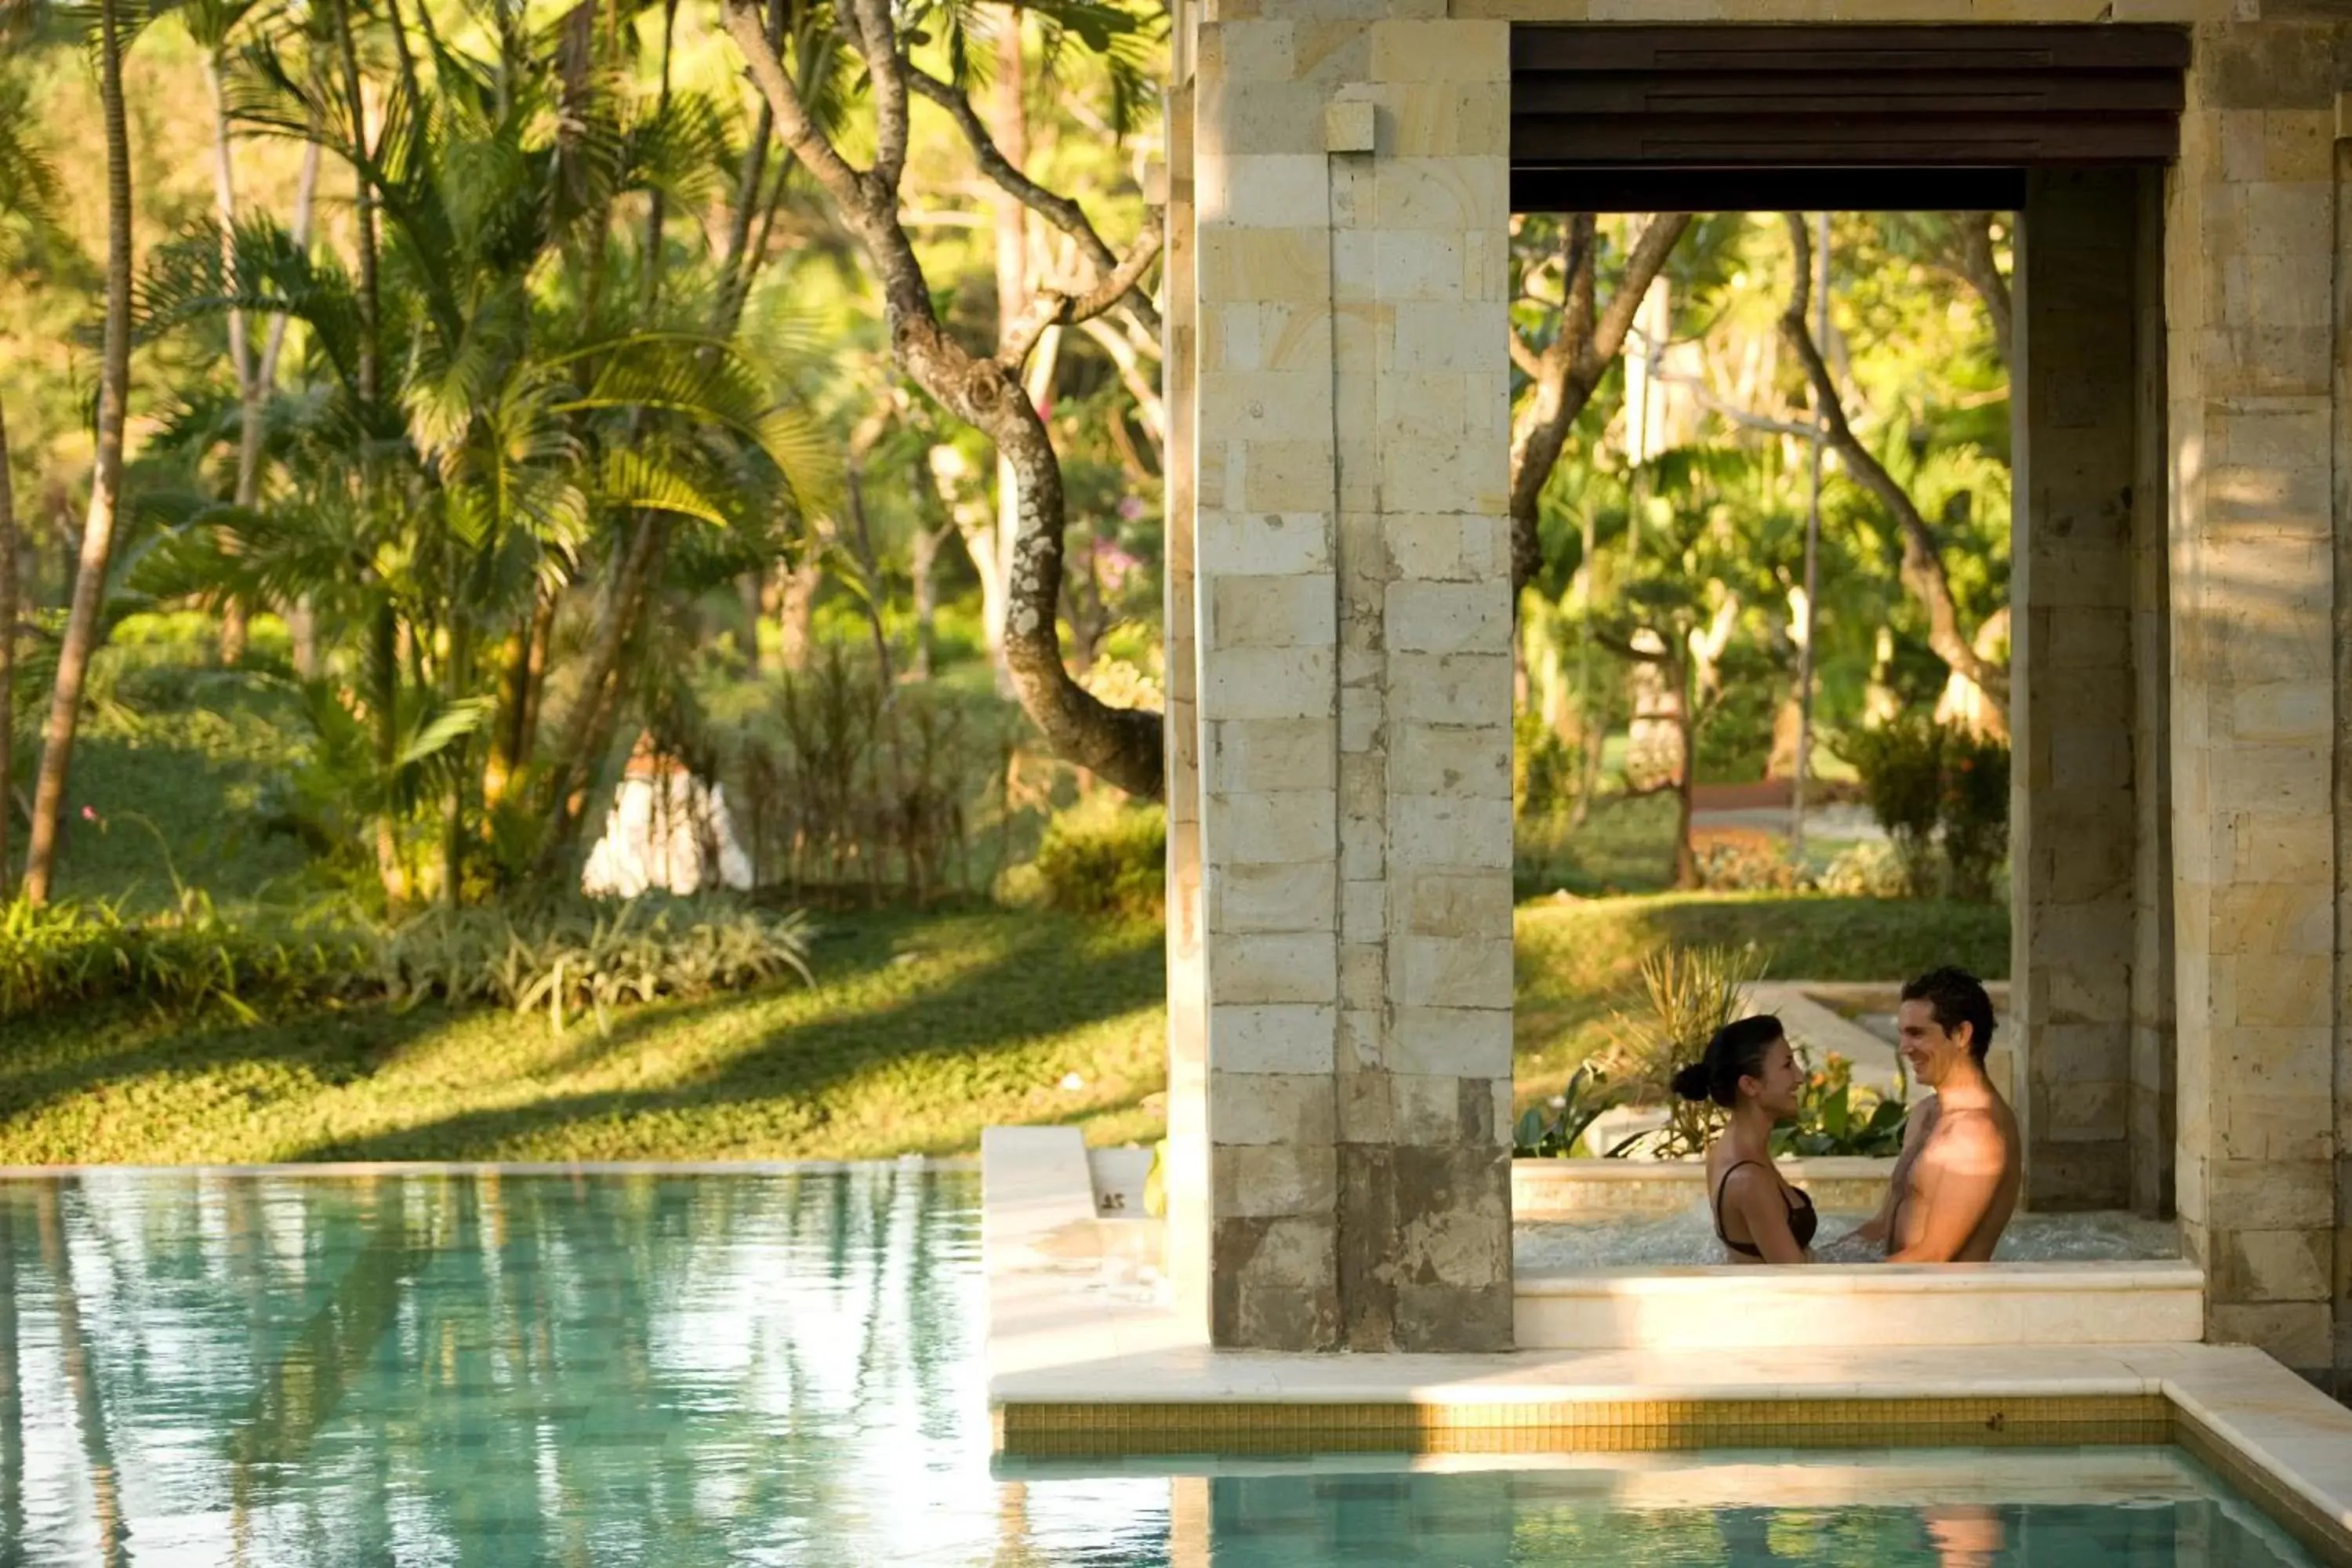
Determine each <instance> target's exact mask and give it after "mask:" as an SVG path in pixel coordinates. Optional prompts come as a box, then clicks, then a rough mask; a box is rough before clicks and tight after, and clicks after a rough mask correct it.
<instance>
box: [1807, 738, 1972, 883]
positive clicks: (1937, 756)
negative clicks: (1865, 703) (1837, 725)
mask: <svg viewBox="0 0 2352 1568" xmlns="http://www.w3.org/2000/svg"><path fill="white" fill-rule="evenodd" d="M1946 737H1947V731H1946V730H1945V728H1944V726H1943V725H1941V724H1938V723H1937V722H1936V721H1934V720H1933V719H1931V718H1928V717H1927V716H1926V715H1924V714H1921V713H1917V712H1906V713H1902V714H1898V715H1896V716H1895V718H1893V719H1890V720H1889V721H1886V722H1885V723H1884V724H1881V725H1878V726H1876V727H1875V728H1871V729H1857V730H1849V731H1846V732H1845V733H1843V735H1840V736H1839V737H1837V739H1836V741H1835V742H1834V750H1835V751H1836V752H1837V754H1838V755H1839V756H1841V757H1843V758H1844V759H1845V760H1846V761H1848V762H1850V763H1853V765H1854V768H1855V771H1857V772H1858V773H1861V774H1862V787H1863V792H1864V795H1865V797H1866V798H1867V799H1868V800H1869V802H1870V812H1871V815H1872V816H1874V817H1876V818H1877V819H1878V825H1879V826H1881V827H1884V828H1885V830H1886V833H1887V837H1890V838H1892V839H1893V840H1894V841H1895V854H1896V855H1897V856H1899V857H1900V858H1901V859H1902V862H1903V873H1904V879H1905V882H1906V889H1907V890H1908V891H1909V893H1910V895H1911V896H1912V897H1913V898H1916V899H1924V898H1927V897H1929V896H1931V895H1932V894H1933V893H1934V892H1935V889H1936V883H1937V876H1936V862H1935V852H1936V824H1937V820H1938V819H1939V818H1940V817H1941V816H1942V815H1943V810H1944V798H1943V794H1944V784H1943V778H1944V742H1945V740H1946Z"/></svg>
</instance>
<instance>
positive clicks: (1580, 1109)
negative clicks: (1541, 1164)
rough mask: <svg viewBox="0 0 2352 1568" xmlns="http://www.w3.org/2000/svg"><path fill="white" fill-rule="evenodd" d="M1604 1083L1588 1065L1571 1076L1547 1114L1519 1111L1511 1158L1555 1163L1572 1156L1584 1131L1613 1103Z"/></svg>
mask: <svg viewBox="0 0 2352 1568" xmlns="http://www.w3.org/2000/svg"><path fill="white" fill-rule="evenodd" d="M1607 1082H1608V1077H1607V1075H1606V1074H1604V1073H1602V1072H1601V1070H1600V1069H1599V1068H1595V1067H1593V1066H1592V1065H1591V1063H1589V1062H1588V1063H1586V1064H1585V1065H1584V1066H1582V1067H1580V1068H1577V1069H1576V1071H1575V1072H1574V1073H1573V1074H1571V1075H1570V1078H1569V1080H1568V1087H1567V1088H1566V1089H1562V1090H1561V1091H1560V1093H1559V1097H1558V1098H1557V1099H1556V1100H1553V1101H1552V1103H1551V1105H1550V1107H1549V1110H1550V1111H1551V1114H1550V1115H1549V1116H1547V1115H1545V1114H1544V1111H1543V1110H1541V1109H1538V1108H1537V1107H1533V1106H1530V1107H1529V1108H1528V1110H1525V1111H1523V1112H1521V1113H1520V1116H1519V1123H1518V1126H1517V1128H1516V1129H1514V1130H1513V1131H1512V1134H1511V1156H1512V1158H1514V1159H1518V1160H1554V1159H1561V1158H1564V1157H1566V1156H1568V1155H1570V1154H1573V1153H1575V1152H1576V1145H1577V1143H1578V1142H1579V1141H1580V1140H1581V1139H1582V1138H1583V1136H1584V1134H1585V1131H1586V1130H1587V1129H1589V1128H1590V1127H1591V1125H1592V1124H1593V1123H1594V1122H1595V1121H1599V1120H1600V1119H1601V1114H1602V1113H1603V1112H1604V1111H1606V1110H1608V1109H1609V1108H1610V1107H1611V1106H1612V1105H1614V1104H1615V1103H1616V1098H1615V1097H1614V1096H1613V1095H1612V1094H1610V1093H1609V1092H1608V1091H1607V1089H1606V1087H1605V1086H1606V1084H1607Z"/></svg>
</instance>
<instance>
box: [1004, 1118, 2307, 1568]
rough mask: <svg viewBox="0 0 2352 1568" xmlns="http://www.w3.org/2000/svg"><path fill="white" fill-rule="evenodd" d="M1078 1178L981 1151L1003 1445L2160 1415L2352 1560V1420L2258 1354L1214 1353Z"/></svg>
mask: <svg viewBox="0 0 2352 1568" xmlns="http://www.w3.org/2000/svg"><path fill="white" fill-rule="evenodd" d="M1057 1134H1061V1135H1059V1136H1057ZM1085 1171H1086V1156H1085V1152H1084V1151H1083V1148H1082V1147H1080V1146H1079V1145H1078V1142H1077V1139H1076V1133H1075V1132H1071V1131H1068V1130H1056V1129H1013V1130H999V1131H992V1132H991V1133H990V1134H989V1135H988V1140H987V1142H985V1143H984V1144H983V1152H982V1180H983V1192H984V1195H983V1221H982V1254H983V1262H984V1267H985V1268H986V1271H987V1276H988V1281H987V1282H988V1296H987V1300H988V1311H989V1321H988V1331H987V1346H986V1355H987V1364H988V1372H989V1382H988V1394H989V1401H990V1405H991V1406H992V1410H994V1411H995V1412H997V1413H998V1416H999V1422H1000V1425H999V1431H1000V1433H1001V1432H1002V1431H1003V1425H1002V1422H1003V1414H1004V1413H1005V1412H1007V1411H1017V1410H1019V1409H1020V1408H1022V1407H1025V1406H1026V1407H1049V1406H1050V1407H1056V1408H1061V1409H1066V1408H1067V1407H1070V1406H1086V1405H1093V1406H1102V1407H1115V1406H1116V1407H1134V1406H1151V1405H1164V1406H1200V1405H1332V1406H1339V1405H1359V1406H1360V1405H1386V1406H1400V1405H1402V1406H1412V1407H1416V1408H1422V1409H1431V1410H1439V1411H1442V1410H1444V1409H1445V1408H1448V1407H1453V1408H1455V1409H1463V1408H1465V1407H1472V1406H1479V1407H1489V1408H1492V1407H1497V1406H1511V1405H1527V1406H1535V1405H1553V1406H1559V1405H1606V1404H1620V1403H1622V1404H1633V1405H1663V1404H1667V1403H1672V1402H1684V1401H1689V1402H1700V1403H1706V1402H1772V1403H1776V1404H1785V1405H1818V1404H1820V1403H1822V1402H1837V1401H1924V1400H1968V1401H1972V1402H1980V1401H1987V1400H2021V1401H2036V1400H2082V1399H2101V1398H2121V1399H2137V1400H2150V1399H2158V1398H2160V1399H2161V1400H2163V1401H2164V1402H2166V1404H2167V1405H2168V1406H2169V1408H2170V1410H2171V1411H2172V1412H2173V1413H2174V1414H2175V1416H2176V1419H2177V1420H2179V1424H2180V1426H2182V1427H2184V1428H2186V1429H2187V1430H2189V1431H2191V1432H2201V1433H2202V1434H2203V1435H2205V1436H2208V1437H2210V1440H2211V1442H2212V1443H2214V1444H2218V1445H2220V1446H2221V1447H2223V1448H2225V1449H2226V1450H2227V1451H2228V1453H2229V1454H2230V1455H2231V1456H2234V1457H2235V1458H2237V1459H2238V1460H2239V1461H2241V1463H2242V1470H2243V1471H2252V1472H2254V1473H2255V1474H2254V1478H2253V1479H2256V1480H2263V1481H2266V1482H2267V1484H2266V1485H2263V1486H2260V1487H2258V1488H2257V1489H2260V1490H2264V1491H2268V1492H2269V1493H2270V1494H2271V1495H2270V1499H2269V1500H2270V1502H2271V1504H2272V1505H2273V1511H2274V1512H2280V1513H2289V1512H2292V1513H2295V1514H2299V1515H2301V1516H2302V1520H2303V1522H2304V1523H2305V1525H2306V1526H2307V1525H2308V1524H2309V1523H2311V1522H2312V1521H2324V1523H2325V1524H2326V1526H2327V1527H2328V1528H2329V1531H2330V1532H2331V1534H2332V1535H2333V1536H2334V1537H2335V1538H2336V1540H2335V1542H2334V1544H2335V1546H2336V1547H2337V1548H2338V1550H2332V1551H2329V1550H2323V1554H2324V1555H2325V1556H2326V1557H2327V1558H2328V1559H2329V1560H2334V1561H2352V1410H2347V1409H2346V1408H2345V1407H2344V1406H2342V1405H2337V1404H2336V1402H2335V1401H2333V1400H2331V1399H2329V1398H2327V1397H2326V1395H2324V1394H2320V1393H2319V1392H2317V1391H2316V1390H2315V1389H2314V1388H2313V1387H2312V1386H2311V1385H2310V1384H2307V1383H2305V1381H2304V1380H2303V1379H2302V1378H2301V1377H2299V1376H2297V1375H2296V1374H2295V1373H2293V1372H2290V1371H2289V1370H2287V1368H2286V1367H2285V1366H2284V1365H2282V1364H2281V1363H2279V1362H2277V1361H2275V1360H2273V1358H2272V1357H2270V1356H2269V1355H2267V1354H2265V1353H2263V1352H2261V1351H2258V1350H2253V1349H2249V1348H2245V1347H2241V1346H2223V1345H2206V1344H2201V1343H2182V1342H2173V1343H2128V1342H2124V1343H2105V1344H2088V1343H2069V1344H2062V1345H2048V1344H2031V1343H2007V1344H2000V1343H1991V1344H1977V1345H1970V1346H1968V1347H1966V1348H1964V1349H1959V1350H1949V1349H1945V1348H1941V1347H1937V1346H1927V1345H1916V1344H1914V1345H1881V1346H1874V1347H1868V1348H1857V1347H1856V1346H1855V1345H1854V1344H1853V1343H1852V1342H1851V1341H1850V1339H1849V1338H1848V1336H1847V1335H1846V1333H1845V1332H1844V1331H1843V1326H1842V1323H1841V1321H1840V1319H1839V1318H1838V1316H1836V1315H1835V1314H1834V1312H1833V1311H1832V1301H1831V1300H1828V1299H1823V1300H1822V1312H1821V1314H1820V1318H1819V1330H1820V1338H1821V1339H1822V1340H1823V1341H1830V1342H1824V1343H1817V1344H1813V1345H1785V1346H1780V1347H1773V1348H1759V1347H1754V1346H1746V1347H1739V1346H1722V1347H1719V1348H1714V1349H1709V1350H1706V1351H1705V1352H1703V1353H1694V1352H1692V1351H1690V1350H1687V1349H1677V1350H1672V1351H1660V1350H1654V1349H1639V1348H1633V1349H1626V1348H1619V1349H1606V1350H1601V1349H1536V1350H1522V1351H1518V1352H1511V1353H1507V1354H1501V1355H1406V1354H1389V1355H1347V1354H1339V1355H1315V1354H1288V1353H1278V1352H1234V1351H1217V1350H1213V1349H1211V1348H1210V1347H1209V1346H1208V1345H1207V1344H1205V1343H1204V1342H1202V1340H1201V1338H1200V1336H1199V1334H1198V1332H1197V1331H1195V1330H1194V1329H1193V1328H1192V1326H1190V1325H1188V1324H1186V1323H1184V1322H1182V1321H1180V1320H1179V1319H1178V1318H1177V1317H1176V1316H1175V1314H1174V1313H1172V1312H1171V1310H1168V1309H1167V1308H1166V1307H1165V1306H1163V1305H1162V1304H1161V1302H1160V1295H1159V1293H1158V1292H1157V1291H1156V1290H1155V1289H1150V1288H1149V1286H1148V1283H1147V1282H1145V1281H1144V1280H1142V1279H1139V1278H1138V1277H1137V1276H1136V1274H1135V1272H1134V1270H1133V1268H1132V1267H1131V1265H1130V1264H1129V1263H1126V1262H1124V1261H1122V1259H1121V1257H1120V1255H1121V1253H1122V1252H1123V1251H1126V1250H1127V1249H1124V1248H1122V1247H1120V1246H1119V1237H1120V1232H1121V1231H1122V1230H1123V1229H1124V1227H1128V1226H1131V1225H1132V1224H1133V1222H1129V1221H1125V1220H1103V1219H1100V1218H1098V1217H1097V1209H1096V1206H1095V1204H1094V1201H1093V1194H1092V1189H1091V1187H1090V1186H1088V1185H1083V1184H1081V1179H1082V1178H1083V1177H1084V1173H1085ZM1106 1233H1108V1235H1107V1234H1106ZM2015 1267H2022V1266H2002V1265H1991V1266H1985V1268H1987V1270H1988V1272H1990V1271H1991V1270H1994V1269H2000V1268H2015ZM2045 1267H2048V1266H2045ZM2088 1267H2093V1268H2103V1267H2107V1266H2098V1265H2093V1266H2088ZM1690 1272H1692V1273H1695V1274H1703V1273H1706V1272H1707V1271H1705V1270H1693V1271H1690ZM1823 1272H1824V1273H1825V1274H1826V1273H1827V1272H1828V1271H1826V1270H1824V1271H1823ZM1865 1272H1866V1271H1865ZM1881 1272H1882V1273H1883V1272H1884V1271H1883V1270H1882V1271H1881ZM1734 1283H1738V1281H1734ZM1757 1283H1760V1281H1757ZM1833 1293H1834V1292H1832V1294H1833ZM1171 1414H1172V1413H1171ZM1790 1414H1791V1415H1798V1414H1801V1413H1800V1412H1793V1411H1792V1412H1791V1413H1790ZM2236 1479H2240V1480H2241V1482H2242V1483H2243V1482H2244V1481H2245V1480H2246V1479H2247V1477H2246V1476H2245V1475H2244V1474H2243V1473H2241V1474H2240V1475H2239V1476H2238V1477H2237V1478H2236ZM2283 1522H2289V1521H2283ZM2299 1533H2306V1534H2307V1531H2305V1532H2299ZM2306 1544H2312V1545H2315V1546H2316V1547H2321V1548H2323V1549H2324V1548H2325V1547H2326V1545H2327V1544H2328V1543H2326V1542H2311V1541H2309V1540H2308V1539H2306Z"/></svg>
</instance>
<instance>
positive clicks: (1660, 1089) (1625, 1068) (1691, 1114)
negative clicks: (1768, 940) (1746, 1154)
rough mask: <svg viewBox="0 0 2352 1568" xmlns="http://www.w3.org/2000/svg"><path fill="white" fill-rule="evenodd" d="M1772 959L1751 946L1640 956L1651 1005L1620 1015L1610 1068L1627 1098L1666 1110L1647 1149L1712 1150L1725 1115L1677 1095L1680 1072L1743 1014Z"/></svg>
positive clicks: (1668, 1152) (1676, 1154) (1666, 1152)
mask: <svg viewBox="0 0 2352 1568" xmlns="http://www.w3.org/2000/svg"><path fill="white" fill-rule="evenodd" d="M1768 967H1769V958H1768V955H1767V954H1766V953H1765V952H1763V950H1762V949H1760V948H1759V947H1757V946H1755V945H1754V944H1753V943H1750V944H1748V945H1747V946H1744V947H1724V946H1706V947H1663V948H1660V949H1659V950H1658V951H1657V952H1654V953H1652V954H1651V955H1650V956H1649V957H1647V958H1645V959H1643V961H1642V997H1643V1003H1644V1004H1646V1006H1645V1008H1644V1009H1643V1010H1642V1011H1639V1012H1634V1013H1627V1012H1625V1011H1622V1010H1621V1011H1619V1012H1618V1013H1617V1015H1616V1016H1615V1018H1614V1020H1613V1021H1612V1035H1613V1037H1614V1038H1613V1039H1612V1043H1611V1046H1610V1047H1609V1052H1608V1056H1607V1058H1606V1068H1607V1070H1608V1071H1609V1072H1610V1073H1611V1076H1612V1077H1613V1078H1615V1079H1617V1081H1618V1082H1619V1083H1621V1084H1622V1085H1623V1087H1624V1090H1625V1094H1626V1098H1628V1099H1629V1100H1633V1102H1634V1103H1636V1104H1642V1105H1663V1106H1664V1107H1665V1108H1666V1110H1667V1121H1666V1124H1665V1125H1664V1127H1662V1128H1660V1129H1658V1130H1657V1131H1654V1132H1653V1133H1650V1134H1647V1135H1646V1136H1645V1144H1646V1146H1647V1147H1648V1149H1649V1151H1650V1152H1652V1153H1654V1154H1655V1155H1656V1156H1657V1157H1659V1158H1661V1159H1681V1158H1685V1157H1688V1156H1690V1155H1695V1154H1698V1153H1702V1152H1705V1151H1706V1144H1707V1140H1708V1139H1709V1138H1711V1137H1712V1136H1714V1133H1715V1130H1716V1128H1717V1126H1718V1125H1720V1123H1721V1121H1722V1120H1723V1112H1722V1110H1721V1108H1720V1107H1717V1106H1716V1105H1715V1104H1713V1103H1712V1102H1709V1101H1697V1102H1694V1101H1691V1100H1684V1099H1682V1098H1681V1097H1679V1096H1678V1095H1676V1094H1675V1089H1674V1078H1675V1072H1676V1070H1677V1069H1679V1068H1682V1067H1683V1066H1684V1065H1685V1064H1686V1063H1688V1062H1690V1061H1693V1060H1695V1059H1696V1058H1697V1057H1698V1056H1699V1055H1700V1054H1701V1053H1702V1052H1704V1051H1705V1050H1706V1046H1707V1042H1708V1041H1709V1040H1711V1039H1713V1038H1714V1037H1715V1035H1716V1032H1717V1030H1719V1029H1721V1028H1722V1027H1723V1026H1725V1025H1726V1024H1728V1023H1730V1022H1731V1021H1732V1020H1733V1019H1734V1018H1737V1017H1738V1016H1741V1014H1742V1011H1743V1010H1744V1009H1745V1008H1746V1006H1747V1005H1748V992H1749V991H1750V990H1751V989H1753V988H1754V987H1755V986H1756V985H1758V984H1760V983H1761V982H1762V980H1763V979H1764V975H1765V973H1766V970H1767V968H1768ZM1612 1152H1617V1151H1612Z"/></svg>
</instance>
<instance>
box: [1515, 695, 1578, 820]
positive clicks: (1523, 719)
mask: <svg viewBox="0 0 2352 1568" xmlns="http://www.w3.org/2000/svg"><path fill="white" fill-rule="evenodd" d="M1580 761H1581V757H1580V751H1579V749H1578V748H1577V747H1576V746H1575V745H1574V744H1572V743H1571V742H1570V741H1568V740H1567V738H1566V737H1564V736H1562V735H1561V734H1560V732H1559V731H1558V730H1555V729H1553V728H1552V727H1551V726H1550V725H1549V724H1548V723H1546V722H1545V721H1544V717H1543V715H1542V714H1540V713H1538V712H1536V711H1535V710H1533V709H1529V708H1522V709H1520V710H1518V711H1517V713H1515V714H1513V715H1512V717H1511V810H1512V812H1513V814H1514V815H1515V816H1519V817H1530V816H1533V817H1544V816H1553V815H1555V814H1556V813H1559V812H1560V811H1564V810H1566V809H1567V808H1568V807H1570V806H1571V805H1575V804H1576V790H1577V781H1578V778H1579V776H1580V773H1581V771H1582V770H1581V768H1580Z"/></svg>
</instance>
